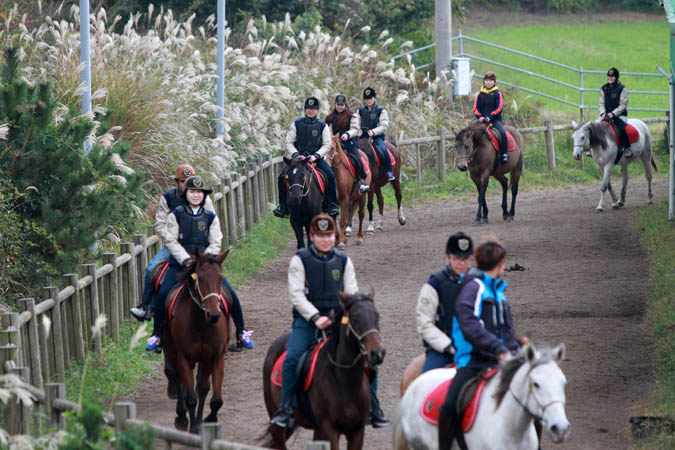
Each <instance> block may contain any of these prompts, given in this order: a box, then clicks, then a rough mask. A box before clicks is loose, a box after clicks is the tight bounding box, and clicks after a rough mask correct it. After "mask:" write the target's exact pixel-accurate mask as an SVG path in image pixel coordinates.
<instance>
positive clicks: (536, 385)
mask: <svg viewBox="0 0 675 450" xmlns="http://www.w3.org/2000/svg"><path fill="white" fill-rule="evenodd" d="M534 387H535V388H537V389H539V383H537V382H536V381H535V382H534Z"/></svg>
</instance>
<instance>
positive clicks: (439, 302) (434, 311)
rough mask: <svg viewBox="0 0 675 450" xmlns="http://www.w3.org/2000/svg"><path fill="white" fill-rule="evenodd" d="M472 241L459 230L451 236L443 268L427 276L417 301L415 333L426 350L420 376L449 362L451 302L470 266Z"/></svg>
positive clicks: (454, 298)
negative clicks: (420, 338) (427, 278)
mask: <svg viewBox="0 0 675 450" xmlns="http://www.w3.org/2000/svg"><path fill="white" fill-rule="evenodd" d="M472 254H473V241H472V240H471V237H469V235H467V234H464V233H462V232H461V231H460V232H458V233H455V234H453V235H452V236H450V238H449V239H448V242H447V244H446V246H445V260H446V261H447V263H448V264H447V265H446V266H445V269H443V270H439V271H436V272H434V273H433V274H431V276H430V277H429V281H427V282H426V283H425V284H424V286H422V289H420V295H419V298H418V299H417V308H416V319H417V332H418V333H419V334H420V335H421V336H422V339H423V342H424V346H425V347H427V357H426V359H425V361H424V366H423V367H422V373H424V372H427V371H429V370H432V369H438V368H441V367H445V366H448V365H450V364H452V363H453V360H454V359H453V355H454V354H455V348H454V347H453V346H452V339H451V337H450V336H452V323H453V318H454V316H455V302H456V300H457V296H458V295H459V292H460V291H461V289H462V278H463V277H464V274H465V273H466V271H467V270H469V267H470V266H471V255H472Z"/></svg>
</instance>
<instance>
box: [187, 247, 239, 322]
mask: <svg viewBox="0 0 675 450" xmlns="http://www.w3.org/2000/svg"><path fill="white" fill-rule="evenodd" d="M229 252H230V251H229V250H227V251H226V252H225V253H221V254H220V255H217V256H216V255H210V254H208V253H202V252H200V251H197V263H196V264H195V267H194V272H192V273H191V274H190V279H191V280H192V282H190V283H188V291H189V293H190V297H192V301H193V302H194V303H195V304H197V306H199V308H200V309H201V310H202V311H204V315H205V317H206V320H207V322H209V323H216V322H218V320H219V319H220V316H221V311H220V296H221V293H220V286H221V283H222V281H223V268H222V264H223V261H224V260H225V258H227V255H228V253H229Z"/></svg>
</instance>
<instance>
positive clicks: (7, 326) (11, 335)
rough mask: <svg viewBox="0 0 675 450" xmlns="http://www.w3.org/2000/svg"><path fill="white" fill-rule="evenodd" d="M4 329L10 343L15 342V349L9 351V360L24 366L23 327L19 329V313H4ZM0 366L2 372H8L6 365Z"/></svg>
mask: <svg viewBox="0 0 675 450" xmlns="http://www.w3.org/2000/svg"><path fill="white" fill-rule="evenodd" d="M2 329H3V330H5V331H7V334H8V345H12V344H14V345H15V346H16V348H15V350H14V351H13V352H12V351H9V355H8V356H7V357H8V358H10V359H8V360H11V361H14V363H15V365H17V366H22V365H23V364H24V362H23V353H22V348H21V329H19V313H14V312H7V313H4V314H3V315H2ZM4 364H5V363H4V362H3V366H2V367H0V372H1V373H6V371H5V366H4Z"/></svg>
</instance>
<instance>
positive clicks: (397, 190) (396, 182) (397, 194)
mask: <svg viewBox="0 0 675 450" xmlns="http://www.w3.org/2000/svg"><path fill="white" fill-rule="evenodd" d="M391 185H392V186H393V187H394V196H395V197H396V206H397V207H398V224H399V225H405V224H406V222H407V221H406V219H405V216H404V215H403V208H402V207H401V201H402V199H403V196H402V195H401V179H400V177H399V175H396V179H395V180H394V181H393V183H391Z"/></svg>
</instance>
